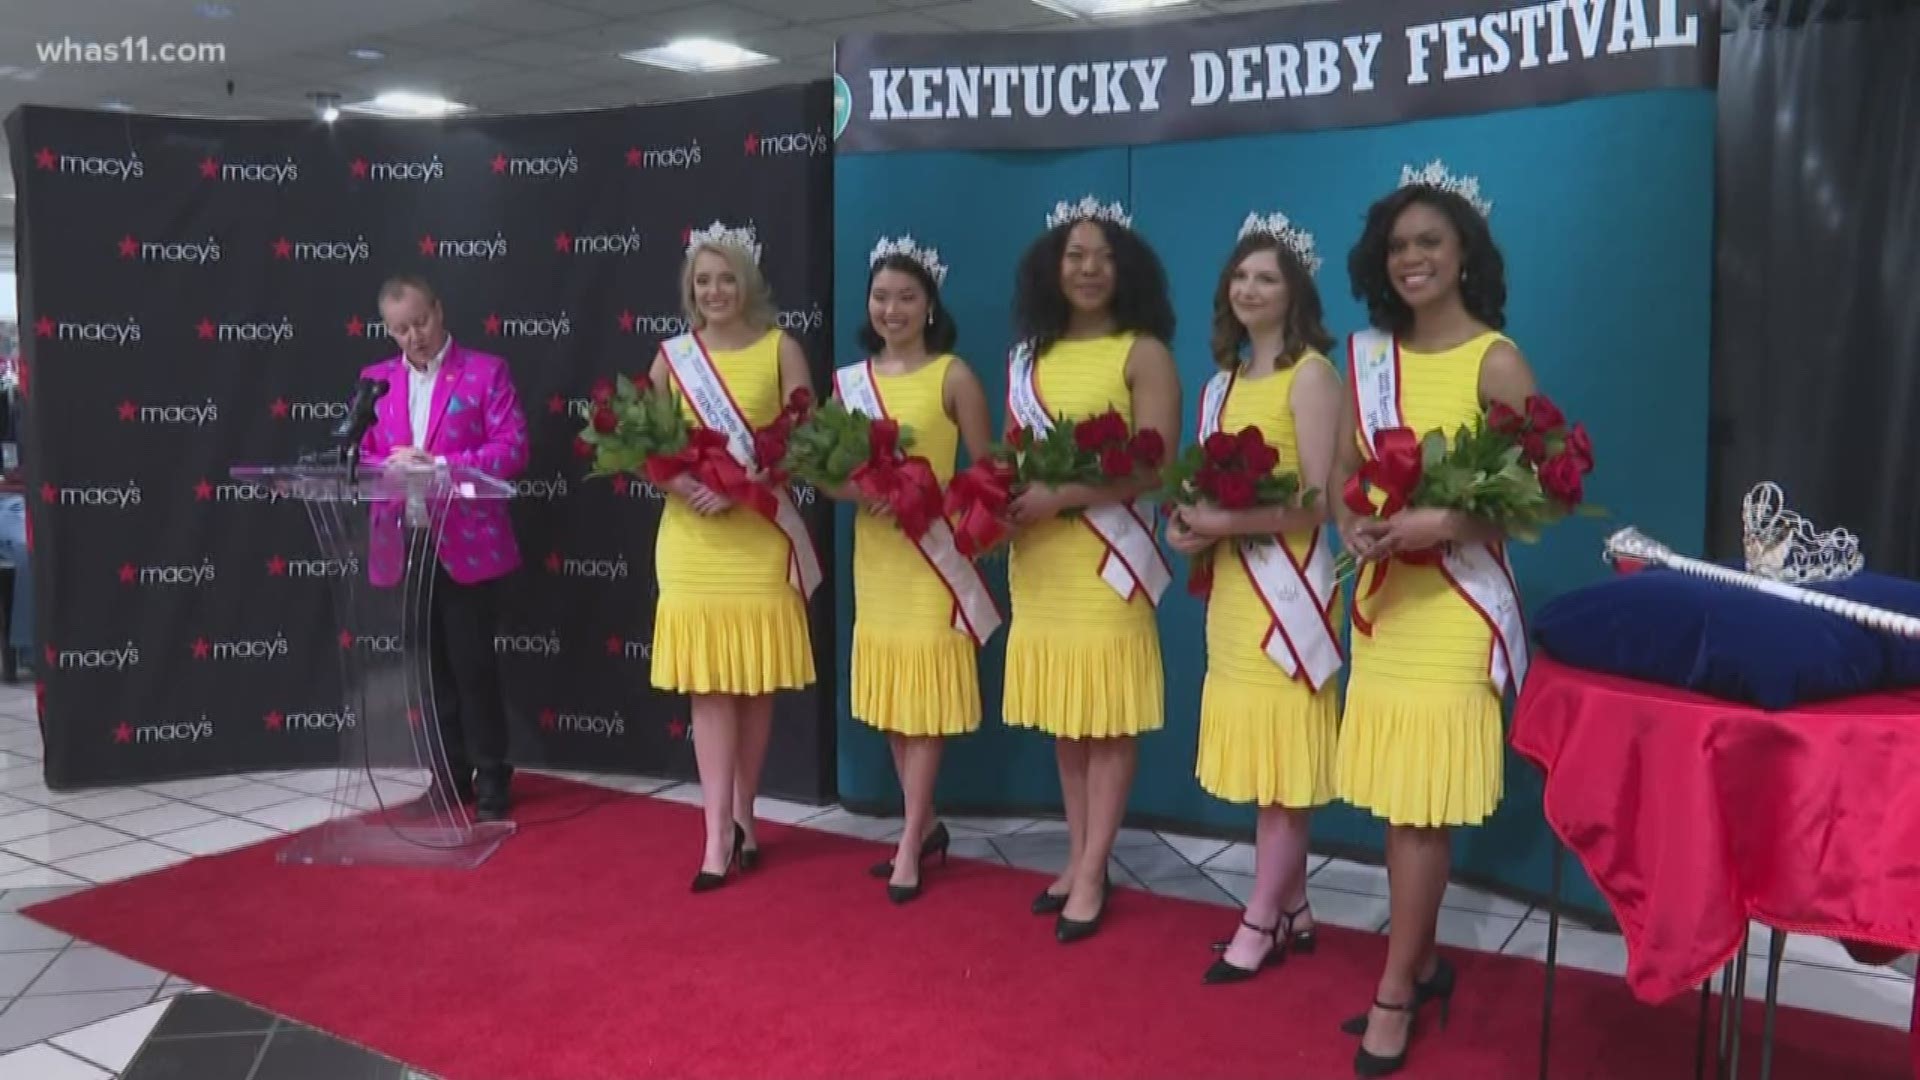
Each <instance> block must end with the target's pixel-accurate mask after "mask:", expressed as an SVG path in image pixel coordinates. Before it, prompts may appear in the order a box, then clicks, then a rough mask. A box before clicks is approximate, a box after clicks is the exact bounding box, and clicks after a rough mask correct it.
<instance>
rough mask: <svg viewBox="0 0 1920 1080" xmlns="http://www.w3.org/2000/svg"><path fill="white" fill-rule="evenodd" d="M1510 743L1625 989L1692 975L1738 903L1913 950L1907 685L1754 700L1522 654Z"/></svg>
mask: <svg viewBox="0 0 1920 1080" xmlns="http://www.w3.org/2000/svg"><path fill="white" fill-rule="evenodd" d="M1512 744H1513V748H1514V749H1515V750H1516V751H1517V752H1519V753H1520V754H1521V755H1522V756H1524V757H1526V758H1527V759H1528V760H1530V761H1532V762H1533V763H1534V764H1536V765H1538V766H1539V767H1540V768H1541V770H1542V771H1543V772H1544V774H1545V776H1546V784H1545V793H1544V799H1543V803H1544V809H1545V814H1546V819H1547V824H1548V825H1549V826H1551V827H1552V829H1553V831H1554V833H1555V834H1556V835H1558V836H1559V838H1560V840H1561V842H1562V843H1564V844H1565V845H1566V846H1567V848H1568V849H1569V850H1571V851H1572V852H1573V853H1574V855H1575V856H1576V857H1577V858H1579V860H1580V862H1581V865H1582V866H1584V867H1585V868H1586V871H1587V875H1588V877H1590V878H1591V879H1592V881H1593V883H1594V885H1595V886H1596V887H1597V888H1598V889H1599V890H1600V893H1601V895H1602V896H1604V897H1605V898H1606V900H1607V903H1608V905H1609V906H1610V907H1611V908H1612V909H1613V913H1614V916H1615V917H1616V918H1617V919H1618V920H1619V922H1620V930H1621V934H1622V936H1624V937H1625V939H1626V944H1627V970H1626V981H1627V985H1628V987H1629V988H1630V989H1631V990H1632V992H1633V993H1634V995H1635V996H1636V997H1638V998H1639V999H1640V1000H1642V1001H1645V1002H1648V1003H1650V1004H1658V1003H1660V1002H1663V1001H1666V1000H1668V999H1669V998H1672V997H1673V996H1675V995H1677V994H1680V993H1683V992H1686V991H1688V990H1691V989H1693V988H1694V987H1697V986H1699V985H1700V983H1701V982H1702V981H1703V980H1705V979H1706V978H1708V977H1709V976H1711V975H1712V974H1713V973H1714V972H1716V971H1718V970H1720V968H1721V967H1723V966H1724V965H1725V964H1726V963H1727V962H1728V961H1729V960H1730V959H1731V958H1733V957H1734V955H1735V954H1736V953H1737V952H1738V951H1739V950H1740V949H1741V947H1742V944H1743V942H1744V941H1745V939H1746V934H1747V929H1748V920H1749V919H1752V920H1755V921H1758V922H1760V923H1763V924H1765V925H1767V926H1770V927H1775V928H1778V929H1780V930H1785V931H1789V932H1792V933H1801V934H1813V935H1817V936H1821V937H1830V938H1840V939H1847V940H1852V941H1859V942H1868V943H1872V944H1876V945H1883V946H1888V947H1891V948H1894V949H1898V950H1901V951H1920V692H1914V691H1905V692H1891V693H1878V694H1866V695H1860V696H1856V697H1848V698H1843V699H1839V700H1834V701H1826V702H1820V703H1817V704H1811V705H1807V706H1805V707H1803V708H1797V709H1793V710H1789V711H1781V712H1769V711H1767V710H1764V709H1760V708H1756V707H1754V706H1750V705H1741V704H1737V703H1734V702H1730V701H1723V700H1720V699H1718V698H1712V697H1707V696H1705V695H1702V694H1695V693H1690V692H1687V691H1683V690H1674V689H1670V688H1667V687H1663V686H1656V685H1653V684H1651V683H1644V682H1639V681H1636V680H1632V679H1623V678H1618V677H1615V676H1611V675H1603V674H1599V673H1596V672H1591V671H1585V670H1581V669H1578V668H1573V667H1568V666H1567V665H1565V664H1560V663H1557V662H1555V661H1553V660H1551V659H1548V658H1546V657H1540V658H1538V659H1537V660H1536V661H1535V662H1534V664H1533V668H1532V670H1531V671H1530V672H1529V673H1528V675H1527V682H1526V688H1525V689H1524V690H1523V691H1522V693H1521V695H1520V701H1519V705H1518V707H1517V708H1516V709H1515V711H1514V717H1513V733H1512ZM1915 1016H1916V1019H1920V1005H1916V1012H1915ZM1916 1026H1920V1025H1916ZM1915 1067H1916V1071H1917V1072H1916V1074H1917V1075H1920V1042H1917V1043H1916V1049H1915Z"/></svg>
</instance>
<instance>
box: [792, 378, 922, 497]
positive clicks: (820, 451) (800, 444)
mask: <svg viewBox="0 0 1920 1080" xmlns="http://www.w3.org/2000/svg"><path fill="white" fill-rule="evenodd" d="M872 430H873V419H872V418H871V417H869V416H867V415H866V414H865V413H861V412H855V411H854V410H852V409H849V408H847V406H846V404H845V403H844V402H842V401H841V400H840V399H838V398H833V399H831V400H829V401H828V402H827V403H826V404H824V405H821V406H819V407H818V408H816V409H814V410H813V414H812V415H811V416H810V417H808V419H807V421H806V422H805V423H803V424H801V425H799V426H798V427H796V428H794V430H793V434H792V435H791V436H790V437H789V438H788V440H787V456H786V457H785V458H784V459H783V460H782V461H781V465H780V467H781V469H782V470H784V471H785V472H786V473H787V474H788V475H789V476H792V477H794V478H796V479H799V480H803V481H805V482H807V483H809V484H812V485H813V486H815V487H818V488H824V489H831V488H838V487H841V486H843V485H845V484H846V482H847V479H848V478H849V477H850V476H852V475H853V471H854V470H855V469H857V468H859V467H860V466H861V465H862V464H864V463H865V462H866V461H867V459H868V457H869V456H871V454H872V452H873V442H872ZM912 448H913V430H912V429H911V428H907V427H902V428H901V429H900V451H901V452H902V453H910V452H911V451H912Z"/></svg>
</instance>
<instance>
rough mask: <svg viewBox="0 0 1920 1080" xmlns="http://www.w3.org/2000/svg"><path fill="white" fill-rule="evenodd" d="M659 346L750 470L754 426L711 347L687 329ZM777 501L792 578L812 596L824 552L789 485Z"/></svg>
mask: <svg viewBox="0 0 1920 1080" xmlns="http://www.w3.org/2000/svg"><path fill="white" fill-rule="evenodd" d="M660 349H661V352H662V353H663V354H664V355H665V356H666V358H667V367H668V368H669V369H671V370H672V372H673V378H674V381H675V382H677V383H679V384H680V392H681V393H683V394H685V395H686V396H687V400H688V401H689V402H690V403H692V405H693V411H694V413H695V414H696V415H698V416H699V417H700V422H701V423H702V424H705V425H706V426H707V427H709V428H712V429H713V430H715V431H717V432H719V433H720V434H722V435H725V436H726V437H727V450H728V452H729V453H731V454H732V455H733V459H734V460H735V461H738V462H739V463H740V464H741V465H742V466H743V467H744V468H746V469H748V470H749V471H751V470H752V469H753V468H755V464H754V460H753V428H752V426H751V425H749V424H748V423H747V417H746V414H745V413H743V412H741V411H740V406H739V404H738V403H737V402H735V401H734V400H733V394H732V393H731V392H730V391H728V389H727V384H726V383H725V382H722V381H721V379H720V373H719V372H718V371H717V370H715V369H714V366H713V358H712V357H710V356H708V355H707V347H706V346H705V345H704V344H702V343H701V341H700V339H699V337H698V336H696V335H694V334H691V333H688V334H681V335H679V336H678V337H672V338H668V339H667V340H666V341H665V342H663V343H662V344H661V346H660ZM773 501H774V506H775V508H776V510H775V514H774V522H773V523H774V524H775V525H776V526H778V527H779V529H780V531H781V532H783V533H785V534H786V536H787V583H788V584H790V585H792V586H793V587H794V588H796V589H798V590H800V595H802V596H804V597H806V598H807V599H809V600H811V599H812V598H813V591H814V590H815V589H817V588H819V587H820V556H819V553H818V552H816V551H815V550H814V547H813V537H812V536H810V535H808V533H807V523H806V521H804V520H803V519H802V518H801V517H800V510H799V508H798V507H796V506H794V505H793V494H792V493H791V492H789V491H788V490H787V488H786V485H784V484H781V485H778V486H776V487H775V488H774V490H773Z"/></svg>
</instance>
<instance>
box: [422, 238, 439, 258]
mask: <svg viewBox="0 0 1920 1080" xmlns="http://www.w3.org/2000/svg"><path fill="white" fill-rule="evenodd" d="M435 247H436V245H435V244H434V242H433V234H432V233H428V234H427V235H425V236H423V237H421V238H420V254H422V255H432V254H433V250H434V248H435Z"/></svg>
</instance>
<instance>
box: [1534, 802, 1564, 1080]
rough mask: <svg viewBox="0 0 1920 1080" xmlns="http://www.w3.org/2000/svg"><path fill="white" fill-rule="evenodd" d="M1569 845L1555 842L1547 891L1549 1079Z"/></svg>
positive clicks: (1543, 1068)
mask: <svg viewBox="0 0 1920 1080" xmlns="http://www.w3.org/2000/svg"><path fill="white" fill-rule="evenodd" d="M1566 854H1567V852H1566V848H1565V847H1564V846H1562V845H1561V843H1560V841H1559V840H1557V839H1556V840H1555V841H1554V842H1553V870H1552V884H1551V885H1549V886H1548V891H1547V986H1546V993H1544V994H1542V995H1541V999H1540V1080H1547V1054H1548V1051H1549V1050H1550V1049H1551V1048H1552V1045H1553V974H1554V969H1555V968H1556V967H1557V966H1558V965H1559V961H1560V873H1561V870H1562V867H1563V863H1564V861H1565V859H1566Z"/></svg>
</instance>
